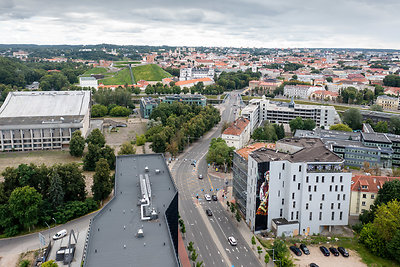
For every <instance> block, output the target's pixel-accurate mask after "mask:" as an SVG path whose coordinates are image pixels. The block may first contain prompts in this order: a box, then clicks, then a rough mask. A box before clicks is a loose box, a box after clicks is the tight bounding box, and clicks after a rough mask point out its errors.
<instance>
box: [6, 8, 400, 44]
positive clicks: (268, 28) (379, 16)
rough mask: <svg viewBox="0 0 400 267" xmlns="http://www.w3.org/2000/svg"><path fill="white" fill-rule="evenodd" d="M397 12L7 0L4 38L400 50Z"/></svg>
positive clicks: (9, 39) (387, 9)
mask: <svg viewBox="0 0 400 267" xmlns="http://www.w3.org/2000/svg"><path fill="white" fill-rule="evenodd" d="M280 2H284V3H280ZM398 10H400V1H397V0H381V1H376V0H336V1H331V0H329V1H328V0H306V1H298V0H285V1H275V0H241V1H240V0H203V1H193V0H166V1H165V0H135V1H132V0H119V1H108V0H107V1H106V0H85V1H82V0H79V1H78V0H70V1H54V0H14V1H9V0H0V34H1V36H2V42H4V43H16V42H22V43H39V44H44V43H46V44H48V43H55V44H56V43H74V44H77V43H82V44H89V43H91V44H92V43H116V44H153V45H156V44H160V45H161V44H167V45H168V44H169V45H219V46H243V45H244V44H245V45H248V46H264V47H277V46H280V47H287V46H290V47H371V48H374V47H377V48H383V47H387V48H400V36H399V35H398V34H396V33H397V32H398V29H399V28H400V17H399V16H398V15H397V13H398ZM161 36H162V38H160V37H161ZM132 40H134V42H133V41H132ZM137 42H140V43H137Z"/></svg>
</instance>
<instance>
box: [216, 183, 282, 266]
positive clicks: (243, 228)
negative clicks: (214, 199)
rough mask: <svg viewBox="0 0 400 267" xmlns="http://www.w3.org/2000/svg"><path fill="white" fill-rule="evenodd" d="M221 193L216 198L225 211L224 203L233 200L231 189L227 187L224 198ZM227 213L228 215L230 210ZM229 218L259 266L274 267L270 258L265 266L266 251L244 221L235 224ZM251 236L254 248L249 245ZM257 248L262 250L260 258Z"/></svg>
mask: <svg viewBox="0 0 400 267" xmlns="http://www.w3.org/2000/svg"><path fill="white" fill-rule="evenodd" d="M222 193H223V192H219V194H220V195H219V196H218V198H219V199H223V200H222V201H221V204H222V206H223V207H224V208H225V209H227V205H226V202H227V201H229V202H231V201H232V200H233V198H232V187H231V186H229V187H228V193H227V194H225V198H222V196H221V195H222ZM228 212H229V213H230V210H229V211H228ZM229 217H230V218H231V219H232V220H235V224H236V225H238V226H237V229H238V230H239V232H240V234H241V235H242V237H243V238H244V240H246V242H247V244H248V245H249V247H250V248H251V249H252V251H253V253H254V255H255V256H256V257H257V259H258V260H259V262H260V264H261V266H267V267H274V266H275V265H274V264H273V262H272V258H270V259H269V263H268V264H265V262H264V257H265V254H266V251H265V249H264V247H263V246H262V245H261V244H260V242H259V241H258V239H257V238H256V237H255V235H254V234H253V233H252V232H251V231H250V228H249V227H248V226H247V224H246V222H245V220H244V219H243V218H242V220H241V221H240V222H239V223H237V221H236V219H234V218H232V216H229ZM253 236H254V237H255V239H256V245H254V246H253V245H252V244H251V238H252V237H253ZM258 246H260V247H262V248H263V250H262V251H263V252H262V253H261V255H260V257H259V255H258V252H257V247H258Z"/></svg>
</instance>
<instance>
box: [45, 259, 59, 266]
mask: <svg viewBox="0 0 400 267" xmlns="http://www.w3.org/2000/svg"><path fill="white" fill-rule="evenodd" d="M42 267H58V264H57V262H55V261H54V260H50V261H46V262H44V263H43V264H42Z"/></svg>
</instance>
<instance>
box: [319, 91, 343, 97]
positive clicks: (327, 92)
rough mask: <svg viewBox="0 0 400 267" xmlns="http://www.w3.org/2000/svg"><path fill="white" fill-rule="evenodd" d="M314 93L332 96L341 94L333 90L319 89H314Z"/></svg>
mask: <svg viewBox="0 0 400 267" xmlns="http://www.w3.org/2000/svg"><path fill="white" fill-rule="evenodd" d="M313 94H317V95H331V96H338V95H339V93H338V92H332V91H326V90H317V91H314V92H313Z"/></svg>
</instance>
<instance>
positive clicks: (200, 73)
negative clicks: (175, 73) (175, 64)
mask: <svg viewBox="0 0 400 267" xmlns="http://www.w3.org/2000/svg"><path fill="white" fill-rule="evenodd" d="M200 78H210V79H211V80H213V79H214V69H212V68H183V69H180V73H179V81H187V80H194V79H200Z"/></svg>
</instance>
